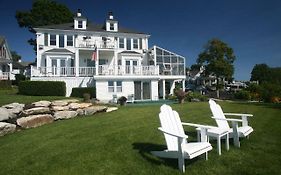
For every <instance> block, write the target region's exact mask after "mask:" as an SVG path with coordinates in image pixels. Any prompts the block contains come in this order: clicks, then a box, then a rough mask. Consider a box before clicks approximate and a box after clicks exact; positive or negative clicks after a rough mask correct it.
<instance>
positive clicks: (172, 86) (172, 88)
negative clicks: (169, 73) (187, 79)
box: [169, 80, 176, 95]
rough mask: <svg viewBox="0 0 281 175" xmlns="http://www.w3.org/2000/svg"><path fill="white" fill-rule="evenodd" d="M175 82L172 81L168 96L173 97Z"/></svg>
mask: <svg viewBox="0 0 281 175" xmlns="http://www.w3.org/2000/svg"><path fill="white" fill-rule="evenodd" d="M175 82H176V81H175V80H173V81H172V85H171V88H170V93H169V94H172V95H174V89H175V87H176V84H175Z"/></svg>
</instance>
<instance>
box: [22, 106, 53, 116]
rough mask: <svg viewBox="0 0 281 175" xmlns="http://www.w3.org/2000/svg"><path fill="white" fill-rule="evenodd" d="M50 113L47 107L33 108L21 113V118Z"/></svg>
mask: <svg viewBox="0 0 281 175" xmlns="http://www.w3.org/2000/svg"><path fill="white" fill-rule="evenodd" d="M50 113H51V111H50V109H49V108H47V107H35V108H30V109H27V110H23V111H22V115H23V116H28V115H35V114H50Z"/></svg>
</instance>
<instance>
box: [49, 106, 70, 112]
mask: <svg viewBox="0 0 281 175" xmlns="http://www.w3.org/2000/svg"><path fill="white" fill-rule="evenodd" d="M52 110H53V111H67V110H69V107H68V106H52Z"/></svg>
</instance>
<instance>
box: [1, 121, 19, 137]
mask: <svg viewBox="0 0 281 175" xmlns="http://www.w3.org/2000/svg"><path fill="white" fill-rule="evenodd" d="M15 131H16V125H14V124H10V123H5V122H0V136H4V135H6V134H9V133H13V132H15Z"/></svg>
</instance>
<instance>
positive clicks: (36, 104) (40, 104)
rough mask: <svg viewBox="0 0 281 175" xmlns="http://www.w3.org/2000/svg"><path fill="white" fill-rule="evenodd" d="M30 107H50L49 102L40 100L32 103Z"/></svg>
mask: <svg viewBox="0 0 281 175" xmlns="http://www.w3.org/2000/svg"><path fill="white" fill-rule="evenodd" d="M32 105H34V107H49V106H50V105H51V102H50V101H46V100H41V101H37V102H34V103H32Z"/></svg>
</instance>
